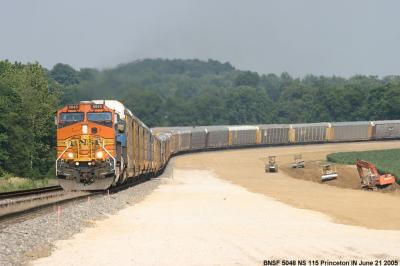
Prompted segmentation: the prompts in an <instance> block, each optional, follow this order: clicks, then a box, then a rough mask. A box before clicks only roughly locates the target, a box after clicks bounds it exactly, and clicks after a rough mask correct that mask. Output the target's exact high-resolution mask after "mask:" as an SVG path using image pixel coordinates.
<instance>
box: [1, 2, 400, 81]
mask: <svg viewBox="0 0 400 266" xmlns="http://www.w3.org/2000/svg"><path fill="white" fill-rule="evenodd" d="M399 12H400V1H396V0H393V1H388V0H386V1H378V0H376V1H369V0H357V1H356V0H354V1H350V0H341V1H339V0H335V1H333V0H332V1H322V0H313V1H311V0H302V1H301V0H292V1H282V0H279V1H278V0H277V1H268V0H247V1H245V0H242V1H241V0H198V1H190V0H157V1H151V0H147V1H144V0H143V1H134V0H130V1H128V0H127V1H116V0H113V1H111V0H110V1H104V0H90V1H89V0H65V1H58V0H25V1H22V0H0V59H9V60H11V61H15V60H17V61H22V62H28V61H29V62H32V61H39V62H40V63H41V64H42V65H44V66H45V67H48V68H49V67H52V66H53V65H54V64H56V63H58V62H63V63H68V64H70V65H72V66H73V67H75V68H78V69H79V68H82V67H97V68H105V67H112V66H115V65H117V64H119V63H126V62H130V61H133V60H136V59H141V58H199V59H205V60H206V59H208V58H212V59H216V60H220V61H223V62H225V61H229V62H231V63H232V64H233V65H234V66H235V67H237V68H239V69H244V70H253V71H257V72H260V73H281V72H283V71H287V72H289V73H290V74H292V75H294V76H303V75H305V74H309V73H312V74H324V75H341V76H351V75H354V74H371V75H379V76H384V75H390V74H400V73H399V71H400V57H399V55H400V53H399V51H400V15H399V14H400V13H399Z"/></svg>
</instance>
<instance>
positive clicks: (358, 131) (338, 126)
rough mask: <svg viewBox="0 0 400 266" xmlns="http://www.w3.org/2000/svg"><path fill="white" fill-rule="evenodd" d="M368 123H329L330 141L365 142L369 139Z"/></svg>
mask: <svg viewBox="0 0 400 266" xmlns="http://www.w3.org/2000/svg"><path fill="white" fill-rule="evenodd" d="M370 124H371V123H370V122H367V121H358V122H335V123H331V124H330V125H331V130H332V133H331V138H330V140H331V141H352V140H367V139H369V138H370V134H369V130H370Z"/></svg>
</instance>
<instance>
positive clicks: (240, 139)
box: [228, 126, 258, 146]
mask: <svg viewBox="0 0 400 266" xmlns="http://www.w3.org/2000/svg"><path fill="white" fill-rule="evenodd" d="M228 129H229V145H230V146H237V145H255V144H256V143H257V132H258V127H256V126H229V127H228Z"/></svg>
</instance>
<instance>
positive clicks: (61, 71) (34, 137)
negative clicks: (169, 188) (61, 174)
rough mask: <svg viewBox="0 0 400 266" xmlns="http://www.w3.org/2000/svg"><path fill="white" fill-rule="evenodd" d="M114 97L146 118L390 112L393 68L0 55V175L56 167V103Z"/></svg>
mask: <svg viewBox="0 0 400 266" xmlns="http://www.w3.org/2000/svg"><path fill="white" fill-rule="evenodd" d="M91 99H116V100H120V101H121V102H123V103H124V104H125V105H126V106H127V107H128V108H129V109H131V110H132V111H133V112H134V114H135V115H136V116H137V117H139V118H140V119H141V120H142V121H143V122H144V123H146V124H147V125H148V126H149V127H154V126H185V125H223V124H225V125H227V124H231V125H232V124H266V123H305V122H323V121H360V120H385V119H397V118H398V117H399V115H400V76H387V77H377V76H365V75H355V76H352V77H350V78H343V77H337V76H331V77H327V76H314V75H307V76H304V77H300V78H299V77H292V76H291V75H290V74H288V73H281V74H279V75H277V74H259V73H256V72H251V71H243V70H239V69H236V68H235V67H234V66H232V65H231V64H230V63H228V62H226V63H221V62H218V61H215V60H208V61H201V60H196V59H193V60H179V59H173V60H167V59H144V60H138V61H135V62H131V63H127V64H121V65H118V66H116V67H114V68H109V69H101V70H100V69H94V68H82V69H79V70H77V69H74V68H73V67H71V66H69V65H68V64H63V63H59V64H56V65H54V66H53V67H52V68H51V69H46V68H44V67H42V66H41V65H40V64H39V63H30V64H22V63H12V62H9V61H0V176H1V175H4V174H12V175H15V176H21V177H30V178H37V177H44V176H53V175H54V173H53V172H54V169H53V167H54V166H53V165H54V161H55V159H54V156H55V151H54V145H55V143H54V142H55V126H54V112H55V111H56V110H57V108H59V107H60V106H63V105H65V104H69V103H76V102H79V101H81V100H91Z"/></svg>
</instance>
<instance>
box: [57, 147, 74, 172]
mask: <svg viewBox="0 0 400 266" xmlns="http://www.w3.org/2000/svg"><path fill="white" fill-rule="evenodd" d="M69 147H71V141H68V142H67V147H66V148H65V150H64V151H63V152H62V153H61V154H60V156H58V158H57V160H56V174H57V173H58V169H57V168H58V160H60V159H61V157H62V156H63V155H64V153H65V152H66V151H67V150H68V149H69Z"/></svg>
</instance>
